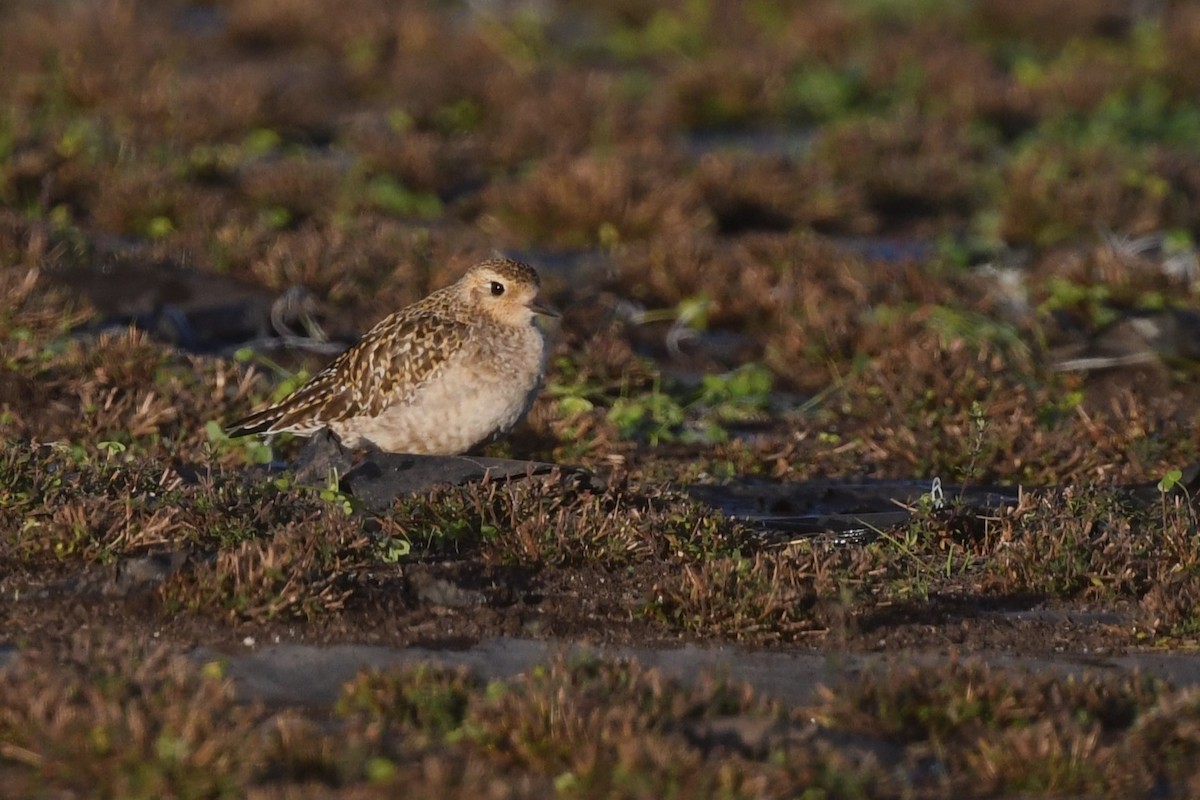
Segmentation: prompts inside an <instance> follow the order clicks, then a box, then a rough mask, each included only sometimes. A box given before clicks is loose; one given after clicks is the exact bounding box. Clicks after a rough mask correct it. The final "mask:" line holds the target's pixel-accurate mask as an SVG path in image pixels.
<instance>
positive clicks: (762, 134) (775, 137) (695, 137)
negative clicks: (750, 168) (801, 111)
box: [681, 128, 817, 161]
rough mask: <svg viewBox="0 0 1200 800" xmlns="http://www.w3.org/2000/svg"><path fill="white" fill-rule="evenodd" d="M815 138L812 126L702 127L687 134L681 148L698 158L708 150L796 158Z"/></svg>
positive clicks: (727, 153)
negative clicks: (758, 128) (724, 128)
mask: <svg viewBox="0 0 1200 800" xmlns="http://www.w3.org/2000/svg"><path fill="white" fill-rule="evenodd" d="M816 140H817V130H816V129H815V128H801V129H782V130H702V131H692V132H690V133H688V134H687V136H686V137H685V138H684V139H683V141H682V143H681V147H682V149H683V151H684V152H685V153H686V154H687V155H688V156H689V157H691V158H694V159H699V158H701V157H703V156H705V155H708V154H710V153H720V154H725V155H747V156H766V157H770V156H775V157H782V158H787V159H791V160H793V161H798V160H800V159H802V158H804V157H806V156H807V155H808V154H809V153H810V152H811V151H812V148H813V144H814V142H816Z"/></svg>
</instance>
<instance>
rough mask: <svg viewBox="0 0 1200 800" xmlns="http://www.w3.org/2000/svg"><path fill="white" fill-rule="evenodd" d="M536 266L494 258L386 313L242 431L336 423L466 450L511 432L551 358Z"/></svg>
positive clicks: (350, 442) (429, 448)
mask: <svg viewBox="0 0 1200 800" xmlns="http://www.w3.org/2000/svg"><path fill="white" fill-rule="evenodd" d="M539 287H540V281H539V280H538V275H537V273H536V272H535V271H534V270H533V268H532V267H530V266H529V265H528V264H523V263H521V262H519V261H512V260H509V259H505V258H495V259H490V260H488V261H482V262H480V263H478V264H476V265H475V266H473V267H471V268H470V269H469V270H467V272H466V274H465V275H463V276H462V277H461V278H460V279H459V280H458V281H457V282H456V283H454V284H452V285H450V286H447V287H446V288H444V289H439V290H438V291H436V292H434V293H433V294H430V295H429V296H428V297H425V298H424V299H422V300H419V301H417V302H416V303H414V304H412V305H411V306H408V307H407V308H404V309H401V310H400V311H397V312H396V313H394V314H392V315H391V316H388V317H385V318H384V319H383V320H381V321H380V322H379V323H378V324H376V325H375V327H373V328H371V330H369V331H367V333H366V334H365V335H364V336H363V337H362V338H361V339H359V340H358V342H356V343H355V344H354V345H353V346H352V347H350V349H348V350H346V351H345V352H343V353H342V354H341V355H339V356H338V357H337V358H335V359H334V360H333V362H331V363H330V364H329V366H327V367H326V368H325V369H323V370H322V371H321V372H319V373H317V374H316V375H314V376H313V377H312V379H311V380H309V381H308V382H307V383H305V384H304V385H303V386H301V387H300V388H299V389H297V390H296V391H294V392H292V393H291V394H290V395H288V396H287V397H286V398H284V399H283V400H281V401H280V402H278V403H276V404H274V405H272V406H269V407H268V408H264V409H262V410H260V411H255V412H254V413H252V414H250V415H249V416H247V417H245V418H244V419H241V420H238V421H237V422H236V423H234V424H233V425H232V426H231V427H230V429H229V434H230V435H231V436H244V435H247V434H254V433H257V434H272V433H282V432H285V431H286V432H289V433H294V434H297V435H300V436H311V435H313V434H315V433H317V432H318V431H320V430H322V429H325V428H328V429H329V430H331V431H333V433H334V434H336V435H337V437H338V439H339V440H341V442H342V444H343V445H344V446H346V447H348V448H351V449H356V448H361V447H366V446H368V445H373V446H375V447H376V448H378V449H380V450H382V451H384V452H389V453H419V454H429V455H455V454H458V453H464V452H466V451H467V450H469V449H470V448H471V447H473V446H475V445H477V444H479V443H480V442H483V441H484V440H485V439H487V438H489V437H490V436H492V435H493V434H495V433H499V432H503V431H507V430H508V429H509V428H511V427H512V426H513V425H515V424H516V422H517V421H518V420H519V419H520V418H521V417H522V416H523V415H524V414H525V412H526V411H528V410H529V406H530V404H531V403H532V402H533V399H534V396H535V395H536V394H537V389H538V384H539V383H540V381H541V378H542V372H543V370H544V368H545V363H546V340H545V337H544V335H543V334H542V332H541V331H540V330H539V329H538V328H537V326H536V325H534V322H533V318H534V315H536V314H544V315H547V316H558V312H557V311H555V310H554V309H552V308H550V307H549V306H546V305H544V304H543V303H542V302H541V301H540V300H539V299H538V289H539Z"/></svg>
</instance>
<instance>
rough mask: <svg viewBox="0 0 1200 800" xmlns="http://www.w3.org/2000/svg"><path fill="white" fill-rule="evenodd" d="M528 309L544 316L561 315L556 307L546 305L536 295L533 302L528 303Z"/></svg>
mask: <svg viewBox="0 0 1200 800" xmlns="http://www.w3.org/2000/svg"><path fill="white" fill-rule="evenodd" d="M529 310H530V311H532V312H533V313H535V314H541V315H542V316H544V317H561V316H562V314H561V313H560V312H559V310H558V309H557V308H555V307H554V306H552V305H548V304H546V303H544V302H542V300H541V299H540V298H537V297H535V298H534V299H533V302H532V303H530V304H529Z"/></svg>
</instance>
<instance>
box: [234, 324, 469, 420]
mask: <svg viewBox="0 0 1200 800" xmlns="http://www.w3.org/2000/svg"><path fill="white" fill-rule="evenodd" d="M469 330H470V329H469V327H468V326H467V324H466V323H464V322H461V321H459V320H456V319H452V318H449V317H446V316H443V315H440V314H434V313H430V312H423V313H415V314H413V313H409V314H394V315H392V316H390V317H387V318H385V319H383V320H382V321H381V322H380V323H379V324H378V325H376V326H375V327H374V328H372V329H371V330H370V331H368V332H367V333H366V334H365V335H364V336H363V337H362V338H361V339H359V340H358V342H356V343H355V344H354V345H353V346H352V347H351V348H350V349H348V350H346V351H345V352H343V353H342V354H341V355H339V356H338V357H337V358H335V359H334V360H333V361H332V362H331V363H330V364H329V366H327V367H326V368H325V369H323V370H321V371H320V372H318V373H317V374H316V375H314V376H313V377H312V379H311V380H309V381H308V383H306V384H304V385H303V386H301V387H300V388H299V389H297V390H296V391H295V392H293V393H292V394H290V395H288V396H287V397H285V398H284V399H283V400H281V401H279V402H278V403H276V404H275V405H273V406H270V407H268V408H264V409H262V410H260V411H256V412H254V413H252V414H250V415H249V416H247V417H245V418H244V419H241V420H238V421H237V422H236V423H234V424H233V425H232V426H231V427H230V430H229V435H230V436H244V435H246V434H251V433H281V432H283V431H290V432H293V433H300V434H309V433H313V432H315V431H317V430H319V429H321V428H323V427H325V426H326V425H328V424H329V423H330V422H340V421H343V420H347V419H351V418H353V417H376V416H379V414H381V413H382V412H383V410H384V409H385V408H387V407H389V406H392V405H396V404H405V403H409V402H411V401H412V398H413V397H414V396H415V395H416V393H417V392H418V391H420V389H421V387H423V386H425V385H426V384H427V383H428V382H429V381H431V380H433V379H435V378H436V377H437V376H438V374H439V373H441V371H442V370H443V369H444V368H445V366H446V364H447V362H448V361H449V360H450V359H451V357H453V356H454V355H455V354H456V353H457V352H458V351H459V350H460V349H461V348H462V345H463V343H464V342H465V341H466V339H467V336H468V334H469Z"/></svg>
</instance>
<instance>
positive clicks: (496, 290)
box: [492, 281, 504, 297]
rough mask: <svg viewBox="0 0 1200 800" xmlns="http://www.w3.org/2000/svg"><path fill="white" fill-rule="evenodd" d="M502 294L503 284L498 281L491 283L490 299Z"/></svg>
mask: <svg viewBox="0 0 1200 800" xmlns="http://www.w3.org/2000/svg"><path fill="white" fill-rule="evenodd" d="M502 294H504V284H503V283H501V282H500V281H492V297H499V296H500V295H502Z"/></svg>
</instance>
